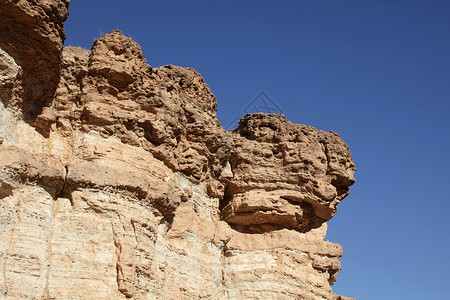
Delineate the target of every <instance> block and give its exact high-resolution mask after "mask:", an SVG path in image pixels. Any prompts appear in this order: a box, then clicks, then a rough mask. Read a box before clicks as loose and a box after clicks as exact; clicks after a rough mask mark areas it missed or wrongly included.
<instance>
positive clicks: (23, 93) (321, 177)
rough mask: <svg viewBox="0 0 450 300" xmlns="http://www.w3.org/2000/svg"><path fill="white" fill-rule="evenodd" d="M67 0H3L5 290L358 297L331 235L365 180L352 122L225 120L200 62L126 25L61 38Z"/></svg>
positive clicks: (0, 181) (0, 136) (1, 268)
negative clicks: (90, 41) (150, 51)
mask: <svg viewBox="0 0 450 300" xmlns="http://www.w3.org/2000/svg"><path fill="white" fill-rule="evenodd" d="M68 4H69V1H57V0H48V1H39V2H37V1H21V0H19V1H8V0H0V30H1V32H2V34H1V37H0V47H1V48H3V50H5V51H3V50H0V96H1V102H0V298H2V299H11V300H12V299H14V300H15V299H127V298H128V299H333V300H338V299H350V298H346V297H342V296H338V295H335V294H333V291H332V290H331V287H330V286H331V285H332V284H333V283H334V282H335V280H336V277H337V274H338V272H339V270H340V268H341V266H340V263H339V257H340V256H341V255H342V253H343V252H342V248H341V246H340V245H338V244H335V243H331V242H328V241H324V238H325V235H326V230H327V223H326V222H327V221H328V220H329V219H330V218H332V217H333V216H334V214H335V213H336V212H337V205H338V204H339V202H340V201H341V200H342V199H343V198H344V197H345V196H347V195H348V193H349V186H351V185H352V184H353V183H354V177H353V174H354V172H355V167H354V165H353V161H352V158H351V153H350V151H349V149H348V146H347V145H346V144H345V143H344V142H343V141H342V140H341V139H340V138H339V136H338V135H337V134H336V133H333V132H323V131H320V130H317V129H315V128H312V127H310V126H306V125H297V124H292V123H291V122H289V121H288V120H286V118H285V117H284V116H283V115H280V114H251V115H247V116H245V117H243V118H242V119H241V121H240V122H239V127H238V128H236V129H235V130H233V131H231V132H230V131H226V130H225V129H223V127H222V126H221V124H220V122H219V121H218V120H217V118H216V109H217V102H216V99H215V97H214V95H213V94H212V93H211V91H210V89H209V87H208V85H207V84H206V83H205V82H204V80H203V78H202V77H201V76H200V74H198V73H197V72H196V71H195V70H193V69H190V68H181V67H176V66H163V67H158V68H152V67H151V66H150V65H148V64H147V63H146V59H145V58H144V56H143V55H142V51H141V49H140V47H139V45H137V44H136V43H135V42H134V41H133V40H132V39H130V38H127V37H125V36H123V35H122V34H121V33H120V32H119V31H112V32H110V33H108V34H106V35H104V36H103V37H101V38H99V39H98V40H97V41H96V42H95V43H94V45H93V46H92V49H91V50H85V49H81V48H74V47H65V48H64V49H63V48H62V44H63V40H64V31H63V28H62V25H63V21H64V20H65V18H66V17H67V8H68ZM14 22H15V23H14ZM16 23H17V24H19V23H20V26H19V25H17V26H18V27H17V26H16V27H13V25H14V24H16ZM13 28H14V29H15V31H14V34H13V33H12V31H11V30H13ZM33 43H37V44H39V47H34V46H33V45H37V44H33ZM27 45H28V46H27ZM31 48H33V49H31ZM34 48H36V49H34Z"/></svg>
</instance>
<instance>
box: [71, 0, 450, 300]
mask: <svg viewBox="0 0 450 300" xmlns="http://www.w3.org/2000/svg"><path fill="white" fill-rule="evenodd" d="M69 11H70V17H69V20H68V21H67V23H66V25H65V28H66V33H67V36H68V38H67V40H66V45H73V46H82V47H84V48H90V46H91V44H92V42H93V41H94V39H96V38H98V37H99V36H100V35H101V34H103V33H106V32H108V31H110V30H112V29H120V30H122V32H123V33H124V34H125V35H128V36H131V37H133V38H134V39H135V40H136V41H137V42H138V43H139V44H140V45H141V46H142V49H143V52H144V55H145V56H146V57H147V60H148V63H149V64H150V65H152V66H155V67H157V66H161V65H165V64H174V65H180V66H186V67H187V66H189V67H193V68H195V69H196V70H197V71H199V72H200V73H201V74H202V75H203V77H204V78H205V80H206V82H207V83H208V84H209V85H210V87H211V89H212V91H213V93H214V94H215V95H216V97H217V100H218V103H219V112H218V116H219V120H220V121H221V122H222V124H224V125H226V124H227V123H229V122H230V121H231V120H233V119H234V118H236V117H240V116H242V115H243V114H244V112H243V110H244V108H245V106H246V105H247V104H248V103H249V102H251V101H252V100H253V99H254V98H255V96H257V94H258V93H259V92H261V91H264V92H265V93H267V95H269V96H270V97H271V99H272V100H273V101H274V102H275V103H276V104H277V105H278V106H279V107H280V108H281V109H282V111H283V112H284V113H285V115H286V116H287V118H288V119H289V120H291V121H292V122H294V123H302V124H309V125H312V126H314V127H316V128H319V129H322V130H326V131H328V130H333V131H337V132H339V134H340V135H341V137H342V138H343V139H344V140H345V141H346V142H347V143H348V144H349V145H350V149H351V150H352V153H353V157H354V160H355V163H356V166H357V168H358V171H357V174H356V178H357V182H356V184H355V185H354V187H352V189H351V190H352V192H351V195H350V196H348V197H347V198H346V199H345V200H344V201H343V202H342V203H341V204H340V206H339V212H338V214H337V215H336V216H335V218H334V219H332V220H331V221H330V222H329V233H328V236H327V238H328V239H329V240H330V241H333V242H338V243H340V244H342V245H343V247H344V252H345V253H344V256H343V257H342V259H341V262H342V266H343V270H342V271H341V273H340V274H339V277H338V280H337V282H336V284H335V286H334V291H335V292H336V293H341V294H343V295H346V296H352V297H356V298H358V299H362V300H366V299H373V300H375V299H376V300H380V299H383V300H386V299H395V300H398V299H407V300H411V299H421V300H423V299H450V290H449V288H448V284H449V282H450V275H449V273H450V257H449V256H450V236H449V230H450V218H449V213H450V157H449V156H450V1H447V0H422V1H418V0H389V1H388V0H382V1H380V0H377V1H367V0H341V1H335V0H329V1H322V0H314V1H313V0H309V1H306V0H298V1H216V2H214V1H195V0H194V1H111V0H109V1H104V0H96V1H77V0H73V1H72V3H71V4H70V10H69Z"/></svg>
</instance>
